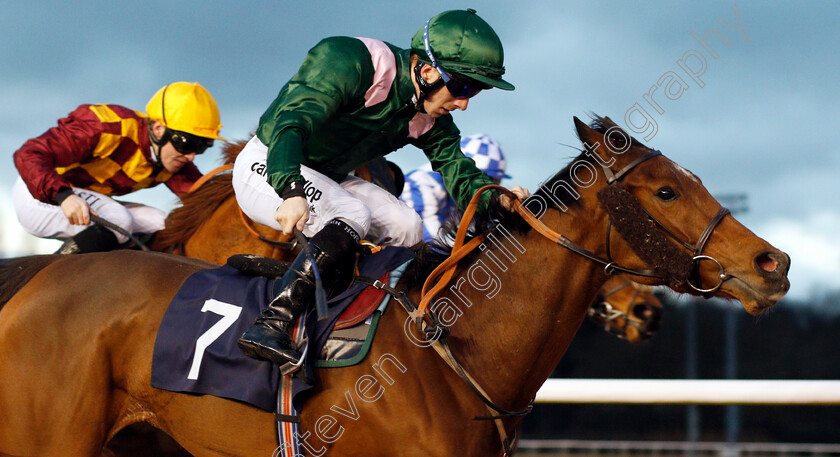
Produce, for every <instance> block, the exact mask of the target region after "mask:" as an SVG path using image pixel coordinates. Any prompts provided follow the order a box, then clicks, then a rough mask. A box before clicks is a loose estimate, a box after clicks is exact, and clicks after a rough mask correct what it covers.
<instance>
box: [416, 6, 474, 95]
mask: <svg viewBox="0 0 840 457" xmlns="http://www.w3.org/2000/svg"><path fill="white" fill-rule="evenodd" d="M430 21H431V19H429V20H428V21H426V26H425V27H424V28H423V47H425V48H426V55H427V56H429V60H430V61H431V62H432V67H434V68H435V70H437V71H438V73H440V77H441V79H443V83H444V84H445V85H446V89H447V90H448V91H449V93H450V94H452V96H453V97H455V98H458V99H467V98H472V97H475V96H476V94H478V93H479V92H481V91H482V90H483V89H487V88H489V86H486V85H485V84H481V83H479V82H478V81H473V80H470V79H468V78H466V77H464V76H461V75H455V74H452V75H450V74H449V73H447V72H446V71H445V70H444V69H443V68H441V67H440V65H438V63H437V60H435V56H434V54H432V47H431V46H430V45H429V22H430Z"/></svg>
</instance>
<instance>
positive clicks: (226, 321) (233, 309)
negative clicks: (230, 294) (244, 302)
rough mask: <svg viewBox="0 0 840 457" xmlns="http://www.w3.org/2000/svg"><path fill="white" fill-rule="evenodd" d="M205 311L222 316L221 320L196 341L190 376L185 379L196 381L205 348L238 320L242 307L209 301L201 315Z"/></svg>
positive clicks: (202, 309)
mask: <svg viewBox="0 0 840 457" xmlns="http://www.w3.org/2000/svg"><path fill="white" fill-rule="evenodd" d="M207 311H210V312H213V313H216V314H218V315H220V316H222V319H221V320H219V322H216V323H215V324H213V326H212V327H210V328H209V329H208V330H207V331H206V332H204V334H202V335H201V336H200V337H198V340H196V342H195V355H194V356H193V363H192V367H191V368H190V374H188V375H187V379H192V380H196V379H198V370H199V368H200V367H201V359H202V358H203V357H204V351H205V350H206V349H207V346H210V345H211V344H213V342H214V341H216V340H217V339H218V338H219V337H220V336H222V333H225V330H227V329H228V328H230V326H231V325H233V323H234V322H236V320H237V319H239V314H240V313H241V312H242V307H241V306H235V305H231V304H230V303H225V302H220V301H219V300H214V299H210V300H207V301H205V302H204V306H203V307H202V308H201V312H202V313H206V312H207Z"/></svg>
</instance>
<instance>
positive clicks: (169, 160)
mask: <svg viewBox="0 0 840 457" xmlns="http://www.w3.org/2000/svg"><path fill="white" fill-rule="evenodd" d="M165 132H166V126H164V125H163V124H161V123H160V122H155V123H154V125H153V126H152V134H153V135H155V137H156V138H158V139H159V138H161V137H162V136H163V135H164V133H165ZM152 147H155V148H157V147H158V146H152ZM158 155H159V157H160V162H161V165H163V168H165V169H166V171H168V172H170V173H173V174H174V173H178V172H179V171H181V168H184V165H186V164H188V163H189V162H192V161H193V160H195V153H194V152H191V153H189V154H181V153H180V152H178V151H176V150H175V147H174V146H172V142H171V141H167V142H166V144H164V145H163V146H160V150H159V153H158Z"/></svg>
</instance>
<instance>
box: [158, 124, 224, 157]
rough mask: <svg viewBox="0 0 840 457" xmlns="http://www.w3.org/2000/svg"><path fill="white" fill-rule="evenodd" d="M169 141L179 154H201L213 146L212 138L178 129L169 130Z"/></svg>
mask: <svg viewBox="0 0 840 457" xmlns="http://www.w3.org/2000/svg"><path fill="white" fill-rule="evenodd" d="M167 131H168V132H169V141H170V142H171V143H172V147H173V148H175V150H176V151H177V152H178V153H179V154H184V155H187V154H192V153H195V154H196V155H198V154H203V153H204V151H206V150H207V148H209V147H212V146H213V140H212V139H210V138H204V137H200V136H197V135H193V134H191V133H187V132H181V131H178V130H169V129H167Z"/></svg>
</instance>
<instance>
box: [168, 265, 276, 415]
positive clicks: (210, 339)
mask: <svg viewBox="0 0 840 457" xmlns="http://www.w3.org/2000/svg"><path fill="white" fill-rule="evenodd" d="M273 281H274V280H273V279H268V278H264V277H254V276H247V275H244V274H242V273H240V272H239V271H238V270H236V269H234V268H232V267H228V266H224V267H221V268H217V269H213V270H202V271H199V272H197V273H195V274H193V275H192V276H190V277H189V278H187V280H186V281H185V282H184V285H183V286H182V287H181V289H180V290H179V291H178V293H177V295H175V298H173V299H172V302H171V303H170V305H169V308H168V309H167V311H166V314H165V315H164V317H163V321H162V322H161V325H160V328H159V329H158V334H157V339H156V340H155V351H154V354H153V357H152V387H156V388H158V389H164V390H169V391H173V392H187V393H194V394H207V395H213V396H216V397H222V398H227V399H231V400H238V401H243V402H246V403H248V404H251V405H253V406H256V407H258V408H261V409H264V410H266V411H272V410H273V408H274V399H275V398H276V396H277V388H278V387H277V386H278V382H279V380H280V371H279V370H278V368H277V367H276V366H274V365H273V364H272V363H270V362H265V361H259V360H254V359H251V358H250V357H247V356H246V355H244V354H243V353H242V352H241V351H240V350H239V348H238V347H237V345H236V341H237V340H238V339H239V337H240V336H242V334H243V333H245V331H246V330H247V329H248V328H249V327H250V326H251V324H253V322H254V319H255V318H256V317H257V316H258V315H259V313H260V311H262V310H263V309H264V308H265V307H267V306H268V303H269V301H270V299H271V298H272V296H271V286H272V282H273Z"/></svg>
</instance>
